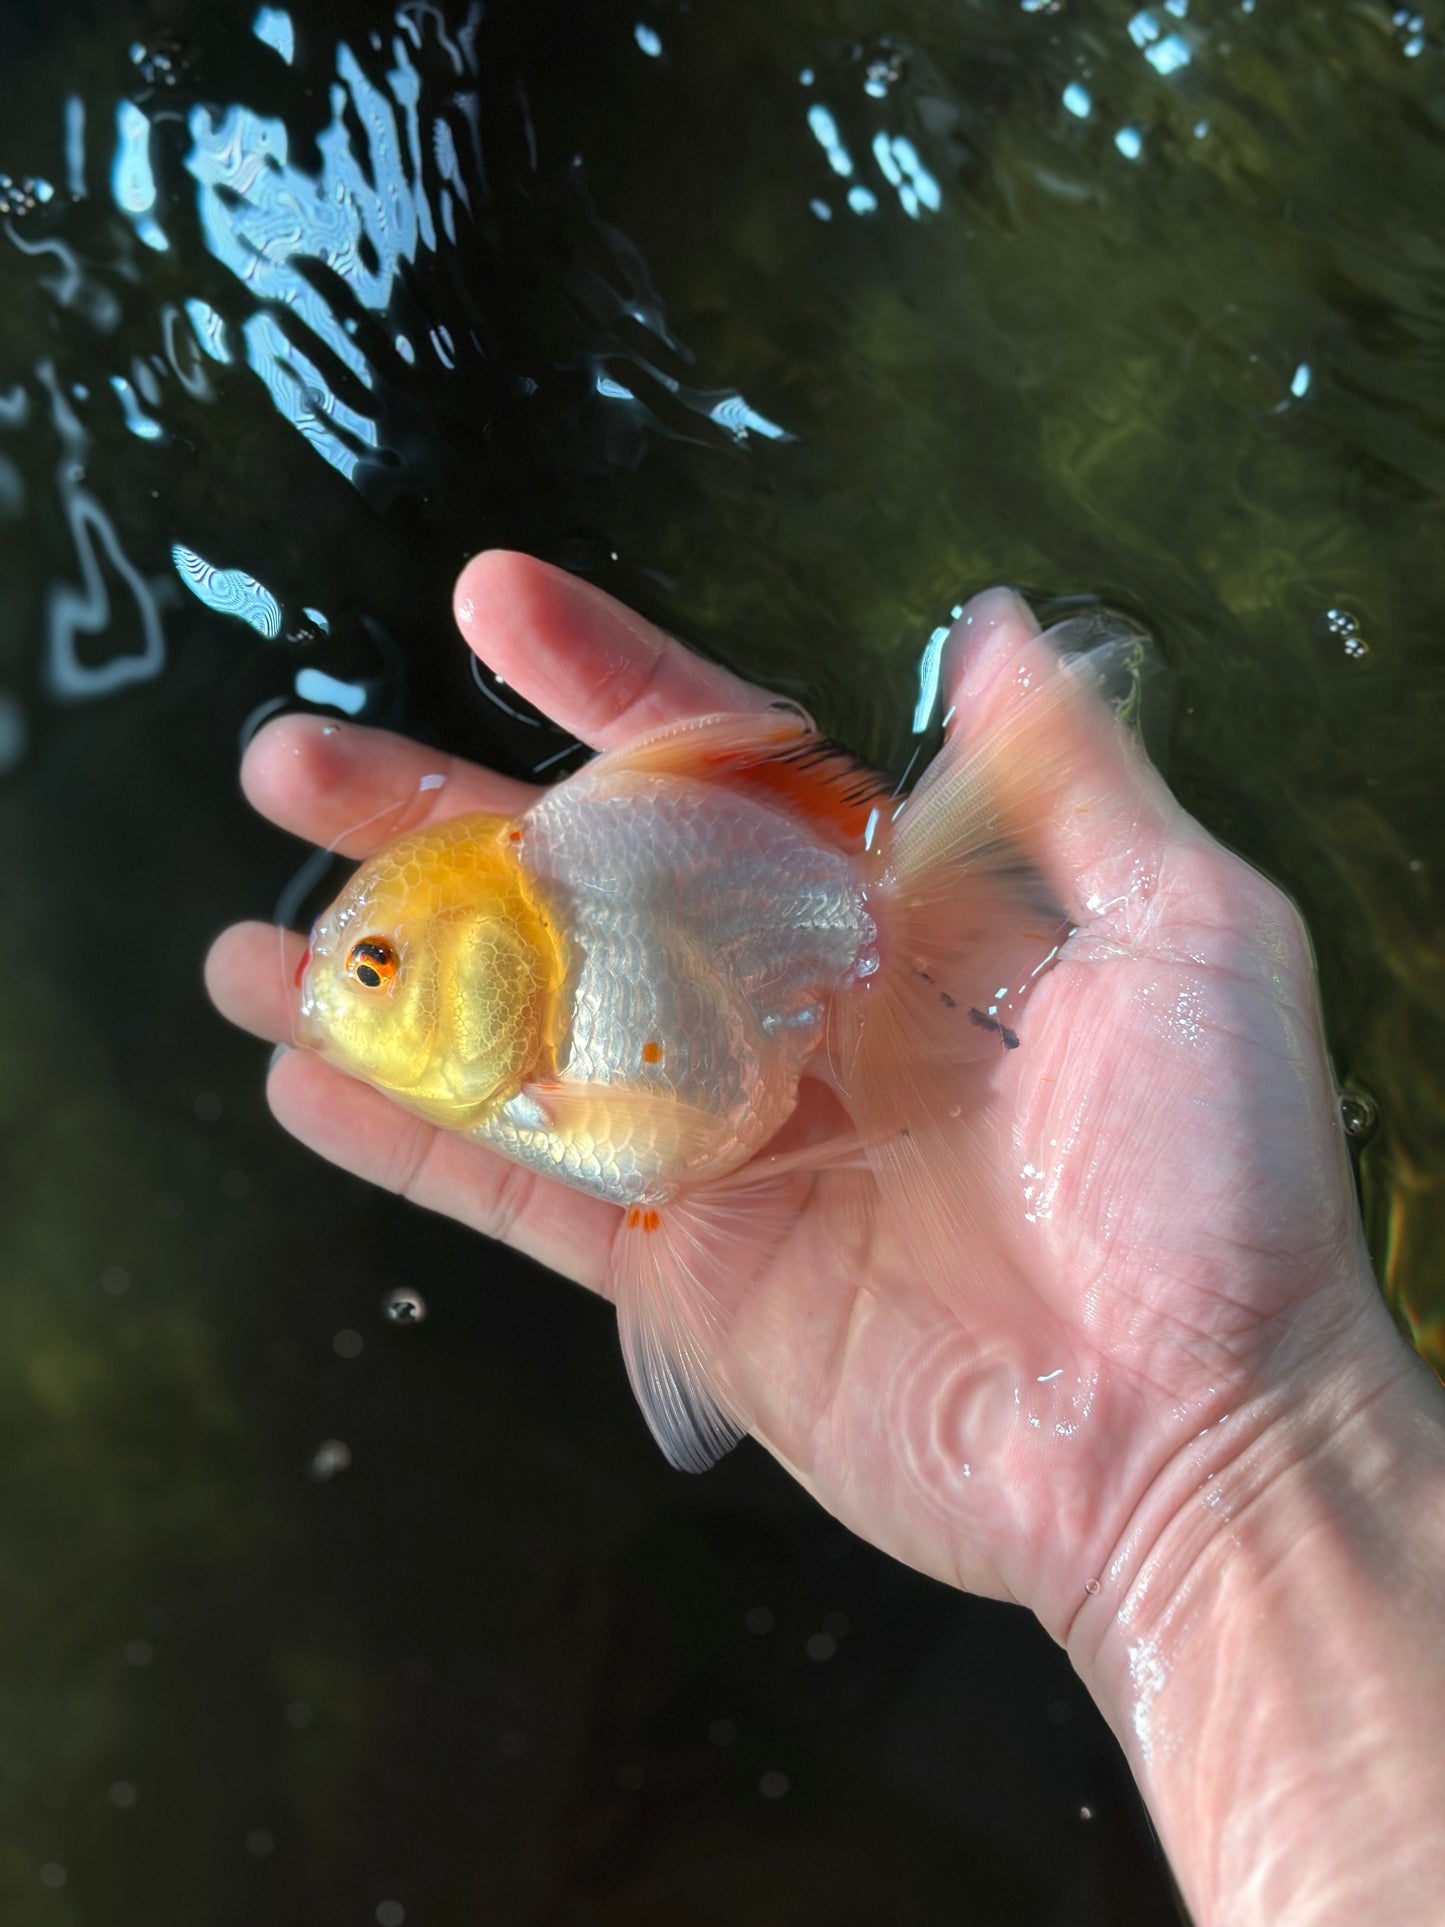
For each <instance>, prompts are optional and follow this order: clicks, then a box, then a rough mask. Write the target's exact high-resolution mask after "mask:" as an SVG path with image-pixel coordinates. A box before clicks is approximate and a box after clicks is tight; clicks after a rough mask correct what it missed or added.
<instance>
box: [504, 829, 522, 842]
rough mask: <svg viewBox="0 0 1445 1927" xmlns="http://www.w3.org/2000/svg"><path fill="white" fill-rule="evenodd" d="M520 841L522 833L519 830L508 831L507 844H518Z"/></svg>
mask: <svg viewBox="0 0 1445 1927" xmlns="http://www.w3.org/2000/svg"><path fill="white" fill-rule="evenodd" d="M521 840H522V832H521V831H520V830H508V832H507V841H508V842H509V843H520V842H521Z"/></svg>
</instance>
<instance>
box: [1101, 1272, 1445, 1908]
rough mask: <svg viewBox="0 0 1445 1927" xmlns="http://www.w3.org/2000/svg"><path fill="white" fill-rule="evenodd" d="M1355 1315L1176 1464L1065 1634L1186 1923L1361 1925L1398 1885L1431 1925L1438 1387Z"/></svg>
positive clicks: (1443, 1432) (1436, 1763) (1441, 1451)
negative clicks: (1153, 1824) (1151, 1819)
mask: <svg viewBox="0 0 1445 1927" xmlns="http://www.w3.org/2000/svg"><path fill="white" fill-rule="evenodd" d="M1356 1303H1357V1305H1358V1311H1357V1312H1356V1313H1353V1314H1352V1315H1351V1317H1350V1318H1349V1319H1348V1320H1347V1321H1346V1325H1347V1327H1348V1328H1347V1329H1346V1328H1345V1327H1342V1328H1341V1329H1340V1331H1339V1332H1338V1333H1337V1334H1336V1336H1335V1337H1334V1339H1333V1340H1332V1342H1331V1344H1330V1345H1329V1347H1328V1348H1327V1349H1326V1350H1324V1351H1317V1350H1315V1348H1313V1347H1310V1348H1309V1351H1310V1356H1309V1357H1308V1359H1307V1361H1305V1362H1303V1363H1302V1364H1301V1366H1300V1367H1298V1368H1297V1369H1296V1370H1294V1371H1292V1372H1285V1373H1282V1374H1280V1375H1279V1377H1278V1379H1277V1381H1276V1383H1275V1389H1272V1390H1270V1391H1268V1392H1265V1393H1261V1394H1260V1395H1258V1396H1256V1397H1254V1398H1252V1399H1251V1400H1249V1401H1247V1402H1244V1403H1241V1404H1240V1405H1239V1406H1238V1407H1237V1408H1236V1409H1235V1410H1234V1411H1231V1412H1229V1413H1221V1414H1219V1415H1218V1416H1217V1417H1216V1418H1215V1419H1214V1420H1213V1422H1212V1423H1211V1424H1209V1425H1208V1426H1206V1427H1204V1428H1203V1429H1202V1430H1201V1431H1200V1433H1199V1434H1198V1436H1197V1437H1195V1438H1194V1439H1192V1440H1191V1441H1190V1443H1189V1445H1188V1446H1186V1447H1185V1448H1184V1449H1183V1450H1182V1451H1180V1452H1179V1453H1177V1454H1176V1455H1175V1457H1174V1459H1173V1461H1172V1462H1171V1464H1170V1465H1169V1466H1168V1468H1166V1470H1165V1472H1164V1473H1163V1474H1162V1475H1161V1477H1160V1478H1159V1479H1158V1480H1156V1481H1155V1482H1154V1485H1153V1486H1152V1487H1151V1490H1150V1492H1149V1494H1148V1495H1147V1497H1146V1499H1145V1501H1144V1503H1143V1504H1142V1505H1141V1506H1140V1507H1139V1508H1138V1509H1137V1510H1136V1513H1135V1517H1134V1519H1133V1521H1131V1524H1130V1527H1129V1529H1128V1531H1127V1532H1126V1534H1125V1535H1124V1537H1123V1539H1122V1540H1121V1542H1120V1544H1119V1546H1118V1548H1117V1550H1116V1552H1115V1555H1114V1557H1113V1558H1112V1559H1111V1560H1110V1562H1109V1564H1108V1566H1107V1567H1106V1569H1105V1570H1104V1571H1103V1572H1101V1573H1100V1574H1099V1576H1098V1580H1097V1582H1096V1583H1097V1585H1098V1591H1097V1593H1091V1594H1090V1595H1089V1596H1088V1597H1086V1599H1085V1601H1084V1603H1083V1605H1082V1607H1081V1609H1080V1611H1079V1612H1078V1613H1077V1615H1076V1616H1075V1619H1074V1622H1073V1626H1072V1628H1071V1631H1070V1636H1069V1641H1068V1644H1069V1650H1070V1654H1071V1657H1072V1658H1073V1659H1074V1663H1075V1665H1076V1666H1077V1667H1078V1669H1079V1671H1080V1672H1081V1674H1082V1675H1083V1677H1084V1678H1085V1680H1086V1681H1087V1683H1088V1684H1089V1686H1090V1688H1091V1690H1092V1691H1093V1693H1094V1695H1095V1698H1096V1699H1097V1700H1098V1701H1099V1703H1100V1705H1101V1706H1102V1707H1103V1709H1104V1711H1105V1713H1106V1715H1107V1717H1108V1718H1109V1719H1110V1722H1111V1724H1112V1725H1113V1726H1114V1729H1115V1731H1116V1733H1117V1734H1118V1736H1119V1739H1120V1741H1121V1743H1122V1745H1123V1746H1124V1749H1125V1752H1126V1753H1127V1755H1128V1757H1129V1760H1130V1763H1131V1766H1132V1767H1133V1770H1134V1773H1135V1776H1136V1778H1137V1779H1138V1781H1139V1784H1140V1788H1141V1790H1142V1792H1143V1794H1144V1797H1145V1799H1146V1801H1147V1802H1148V1804H1149V1806H1150V1808H1151V1810H1152V1812H1153V1813H1154V1816H1155V1819H1156V1821H1157V1822H1158V1824H1159V1827H1160V1831H1161V1834H1162V1836H1163V1838H1164V1844H1165V1847H1166V1850H1167V1851H1168V1852H1169V1855H1170V1858H1171V1861H1172V1862H1173V1864H1174V1867H1175V1870H1176V1873H1177V1874H1178V1876H1179V1879H1180V1882H1181V1885H1182V1886H1183V1888H1184V1891H1185V1894H1186V1896H1187V1898H1188V1899H1189V1902H1190V1905H1191V1907H1192V1908H1193V1909H1194V1912H1195V1917H1196V1919H1197V1920H1198V1921H1199V1923H1200V1927H1213V1924H1214V1923H1223V1922H1230V1923H1235V1922H1238V1923H1241V1927H1243V1924H1244V1923H1250V1924H1251V1927H1252V1923H1254V1922H1256V1921H1257V1922H1259V1923H1261V1927H1262V1924H1263V1923H1265V1922H1269V1923H1271V1927H1283V1924H1284V1923H1288V1927H1295V1924H1296V1923H1297V1922H1298V1923H1305V1922H1309V1923H1325V1922H1333V1921H1336V1920H1345V1919H1364V1918H1374V1917H1377V1915H1376V1912H1375V1909H1376V1906H1377V1904H1378V1902H1379V1900H1380V1897H1381V1893H1382V1883H1388V1881H1389V1880H1391V1879H1394V1880H1396V1881H1398V1882H1402V1883H1404V1884H1401V1885H1400V1886H1399V1887H1398V1890H1389V1891H1390V1893H1391V1905H1392V1911H1391V1918H1392V1920H1395V1921H1397V1922H1399V1923H1400V1927H1406V1923H1409V1922H1412V1921H1413V1920H1415V1919H1416V1918H1418V1919H1420V1920H1422V1921H1423V1920H1425V1919H1427V1918H1432V1919H1433V1918H1434V1917H1435V1916H1434V1914H1433V1912H1431V1911H1429V1910H1430V1909H1431V1908H1433V1907H1434V1906H1435V1905H1436V1904H1438V1895H1436V1894H1434V1893H1431V1892H1427V1890H1426V1888H1425V1886H1424V1885H1423V1884H1422V1885H1421V1886H1420V1887H1419V1890H1418V1901H1417V1905H1418V1908H1419V1910H1420V1911H1418V1912H1412V1911H1411V1895H1412V1893H1413V1892H1414V1891H1415V1890H1414V1889H1412V1888H1411V1887H1410V1886H1409V1881H1410V1879H1411V1877H1412V1866H1413V1859H1414V1858H1423V1854H1422V1847H1423V1843H1424V1840H1425V1839H1426V1838H1428V1830H1429V1829H1430V1828H1432V1827H1433V1825H1434V1824H1435V1821H1434V1818H1433V1816H1434V1815H1435V1814H1436V1813H1437V1812H1438V1805H1439V1802H1440V1801H1441V1800H1442V1799H1445V1768H1442V1765H1441V1762H1440V1758H1439V1755H1440V1749H1439V1747H1438V1741H1437V1736H1436V1731H1435V1717H1436V1716H1435V1711H1434V1709H1435V1708H1436V1707H1438V1704H1439V1694H1440V1692H1441V1691H1442V1690H1445V1642H1442V1639H1441V1636H1440V1633H1439V1630H1438V1621H1439V1619H1440V1611H1439V1605H1440V1600H1441V1597H1442V1588H1445V1396H1442V1394H1441V1391H1440V1387H1439V1386H1438V1384H1436V1383H1435V1381H1434V1380H1433V1378H1432V1376H1431V1375H1430V1374H1429V1373H1428V1371H1427V1370H1426V1368H1425V1367H1424V1366H1423V1365H1422V1364H1421V1363H1420V1361H1419V1360H1418V1359H1416V1358H1415V1357H1414V1355H1413V1354H1412V1353H1410V1352H1409V1350H1408V1348H1407V1347H1406V1346H1405V1345H1404V1344H1403V1342H1402V1341H1401V1340H1400V1339H1399V1337H1398V1334H1396V1333H1395V1332H1394V1330H1393V1328H1392V1327H1391V1326H1390V1324H1389V1320H1388V1317H1387V1315H1386V1314H1385V1312H1384V1308H1383V1306H1382V1305H1381V1304H1380V1302H1379V1300H1378V1298H1376V1297H1373V1296H1372V1297H1371V1298H1370V1299H1368V1300H1366V1299H1364V1298H1363V1297H1361V1298H1359V1299H1357V1300H1356ZM1414 1877H1415V1878H1418V1879H1419V1880H1420V1881H1421V1882H1423V1880H1424V1871H1423V1870H1421V1871H1420V1872H1419V1873H1418V1874H1417V1875H1415V1876H1414Z"/></svg>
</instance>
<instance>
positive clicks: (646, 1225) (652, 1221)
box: [642, 1211, 657, 1231]
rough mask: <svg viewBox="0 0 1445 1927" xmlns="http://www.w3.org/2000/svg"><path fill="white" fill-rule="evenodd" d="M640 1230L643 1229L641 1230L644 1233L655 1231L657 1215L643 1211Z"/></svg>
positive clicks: (653, 1212)
mask: <svg viewBox="0 0 1445 1927" xmlns="http://www.w3.org/2000/svg"><path fill="white" fill-rule="evenodd" d="M642 1228H643V1230H644V1231H656V1229H657V1213H656V1212H655V1211H644V1212H643V1214H642Z"/></svg>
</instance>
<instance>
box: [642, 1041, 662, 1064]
mask: <svg viewBox="0 0 1445 1927" xmlns="http://www.w3.org/2000/svg"><path fill="white" fill-rule="evenodd" d="M642 1061H643V1063H644V1064H660V1063H661V1062H662V1046H661V1044H659V1043H658V1041H657V1039H656V1038H655V1037H649V1038H648V1040H647V1042H646V1043H645V1044H644V1045H643V1046H642Z"/></svg>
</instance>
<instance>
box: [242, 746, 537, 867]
mask: <svg viewBox="0 0 1445 1927" xmlns="http://www.w3.org/2000/svg"><path fill="white" fill-rule="evenodd" d="M241 787H242V789H243V790H244V791H245V792H246V796H247V798H248V799H249V801H250V802H251V803H252V804H253V805H254V806H255V807H256V808H257V809H258V810H260V811H261V813H262V815H263V816H269V817H270V819H271V821H272V822H273V823H279V824H280V826H281V828H282V829H284V830H294V831H295V833H296V835H297V836H304V837H308V838H309V839H310V840H311V842H313V843H320V844H322V845H323V846H324V847H326V848H328V849H335V850H338V851H339V852H340V853H341V854H342V855H343V856H366V855H367V854H368V853H369V852H370V851H372V850H374V849H376V848H377V846H378V845H379V844H382V843H385V842H386V841H387V840H388V839H389V838H390V837H393V836H397V835H399V834H400V833H401V831H402V830H404V829H405V830H415V829H420V828H421V827H422V826H423V825H424V824H426V823H430V822H439V821H441V820H442V819H443V818H445V817H449V816H461V815H463V814H464V813H465V812H466V811H468V810H486V811H489V812H491V813H492V814H494V815H498V816H515V815H516V814H517V813H518V811H520V810H524V809H526V807H527V805H528V804H529V803H530V802H531V801H532V799H533V798H534V797H535V796H536V794H537V792H536V790H535V789H534V788H533V787H532V786H531V785H530V784H527V783H516V782H513V781H512V780H511V779H510V778H509V777H505V776H495V775H493V774H492V772H491V771H490V770H485V769H479V768H478V767H477V765H476V764H475V763H468V762H464V761H463V760H462V759H461V758H460V757H458V756H444V755H443V754H442V753H441V752H440V751H439V750H435V749H426V748H424V747H423V746H422V745H421V744H420V743H412V742H408V741H407V739H406V738H405V737H404V736H392V735H390V734H389V733H388V732H387V731H386V730H382V729H363V728H362V727H361V726H360V725H359V724H357V723H337V722H333V721H331V719H330V718H328V717H324V716H281V717H278V719H277V720H276V721H275V722H274V723H271V724H269V725H268V726H267V727H266V728H265V729H263V730H261V731H260V732H259V734H258V735H257V736H256V738H255V740H254V741H253V742H252V743H251V746H250V748H249V749H248V750H247V751H246V756H245V760H244V761H243V762H242V764H241Z"/></svg>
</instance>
